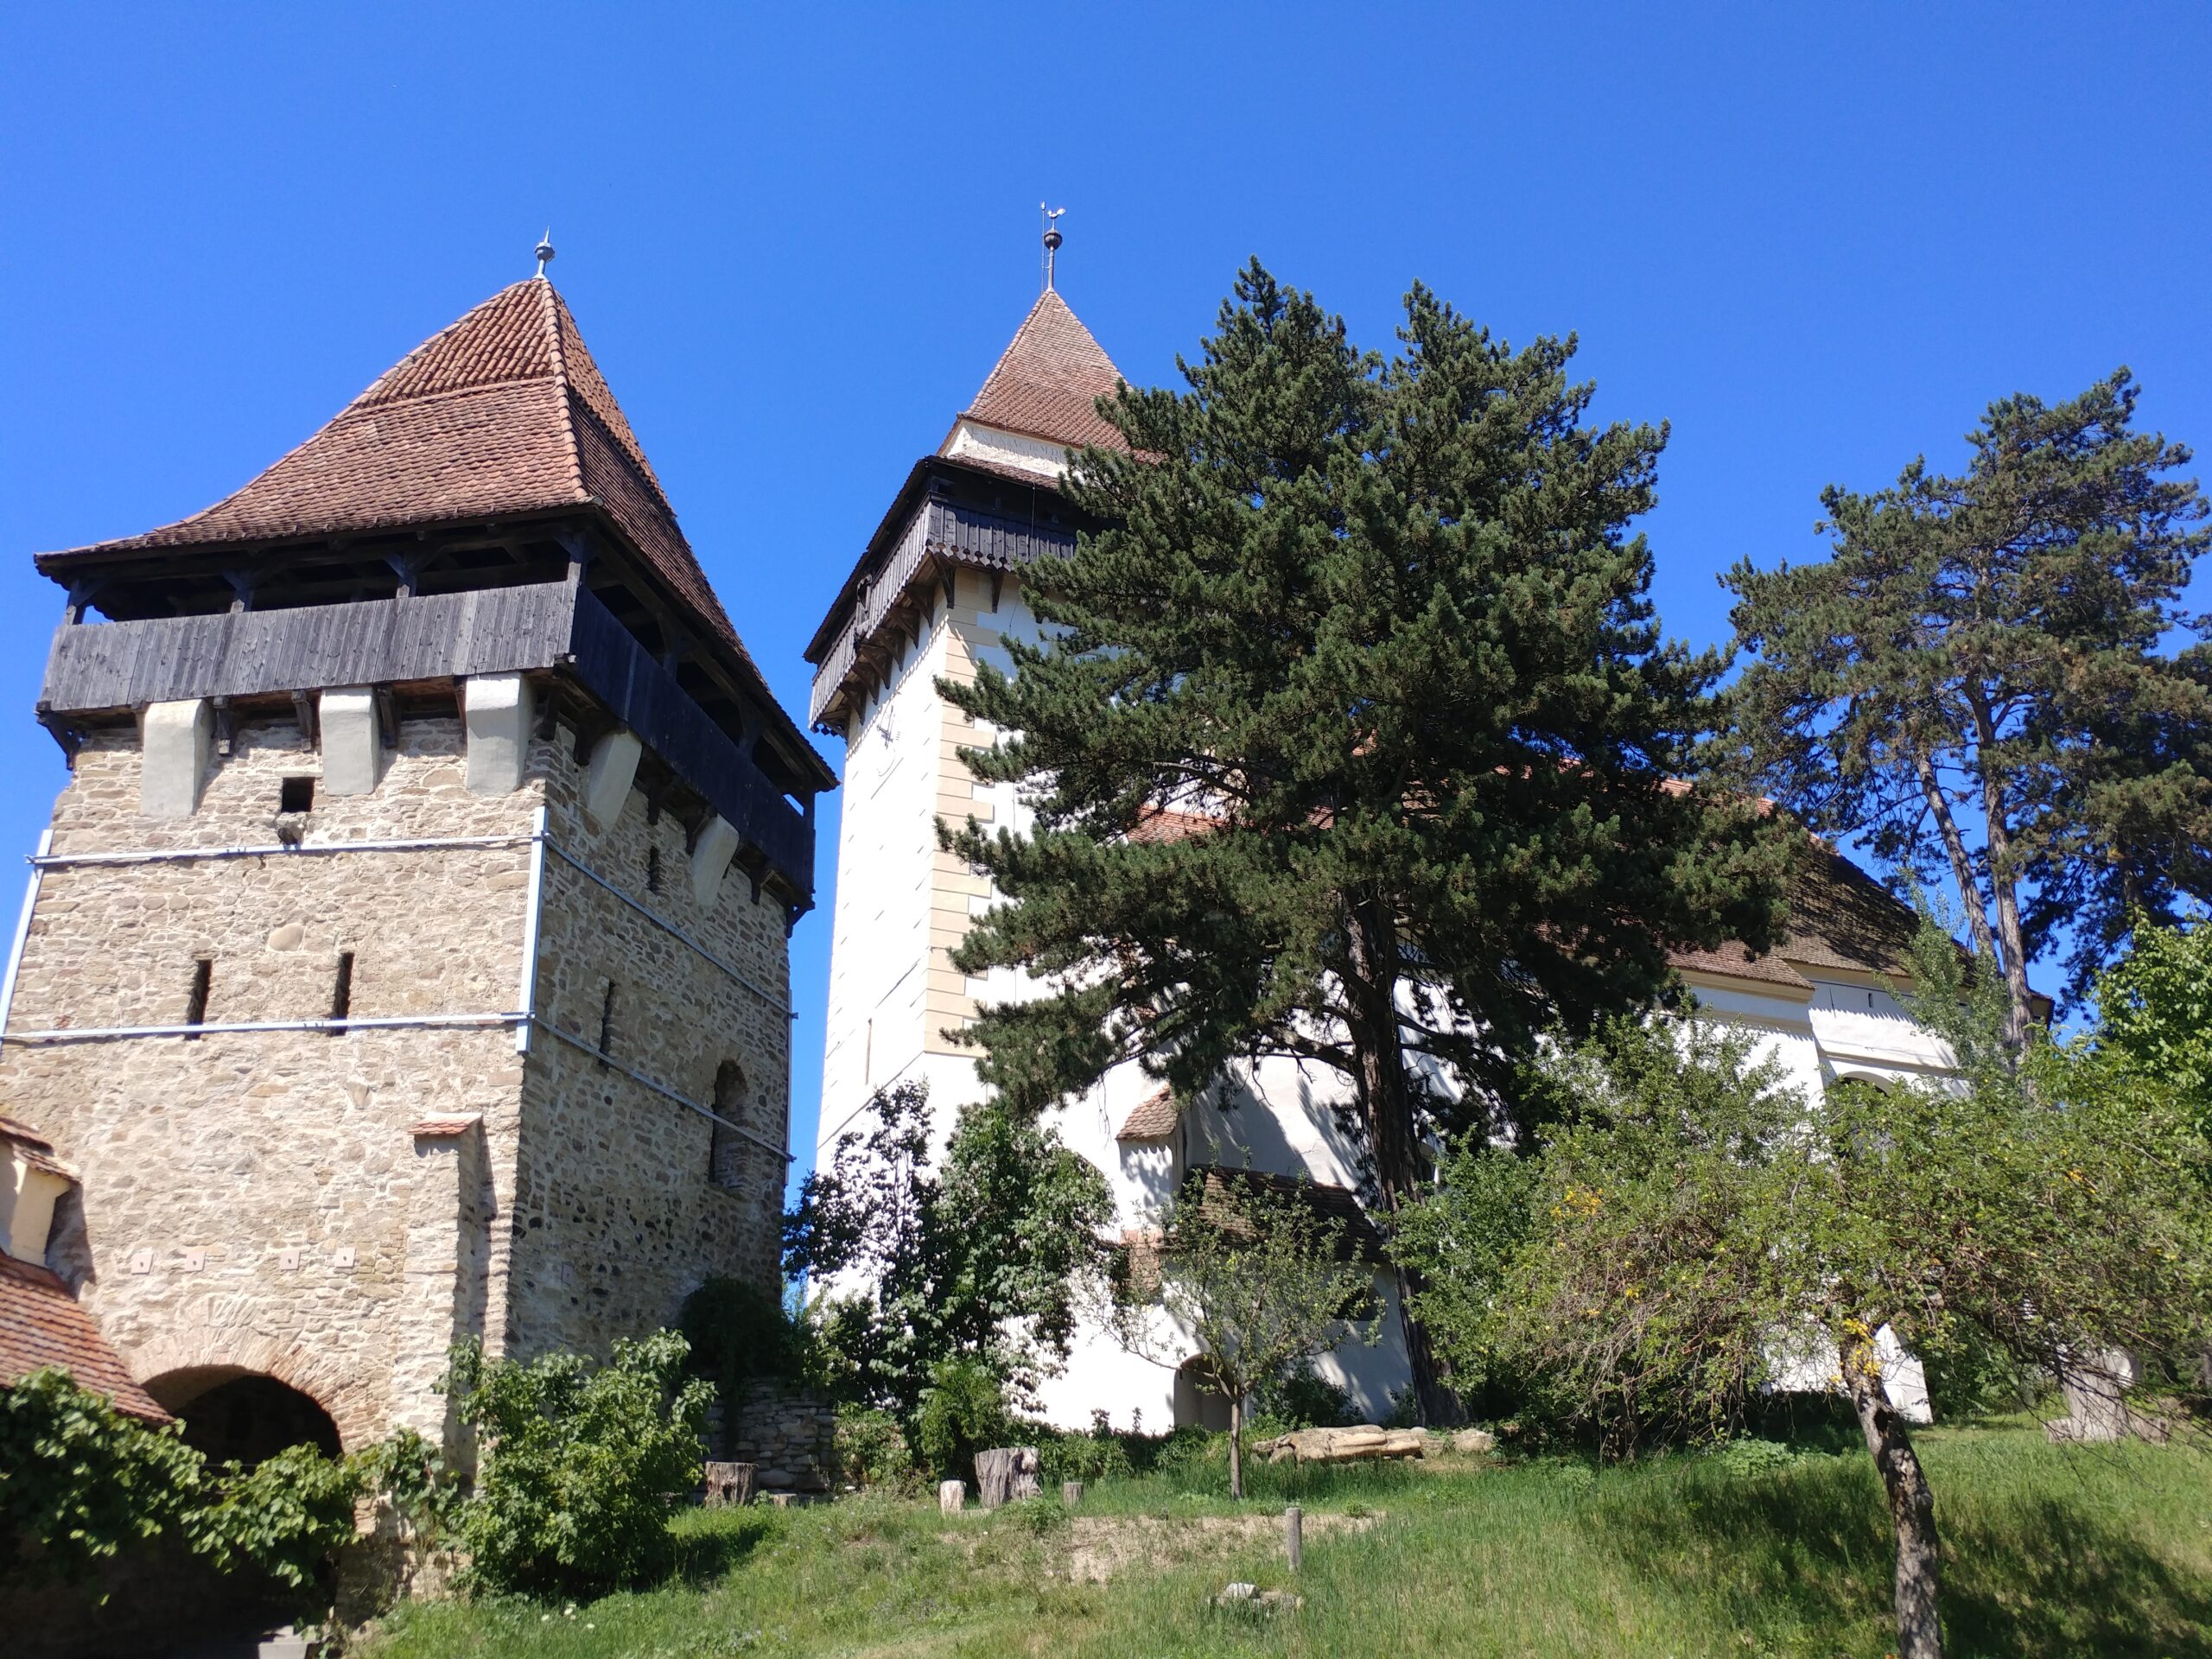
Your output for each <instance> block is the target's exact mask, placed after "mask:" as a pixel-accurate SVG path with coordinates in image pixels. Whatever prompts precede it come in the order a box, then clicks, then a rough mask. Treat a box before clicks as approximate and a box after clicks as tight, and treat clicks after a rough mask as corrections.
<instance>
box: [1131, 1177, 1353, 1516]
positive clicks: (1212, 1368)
mask: <svg viewBox="0 0 2212 1659" xmlns="http://www.w3.org/2000/svg"><path fill="white" fill-rule="evenodd" d="M1376 1270H1377V1269H1376V1264H1375V1263H1373V1262H1370V1261H1368V1260H1367V1259H1365V1257H1364V1256H1363V1254H1362V1253H1361V1251H1360V1250H1359V1249H1358V1248H1357V1244H1356V1243H1354V1241H1352V1240H1351V1238H1350V1237H1349V1236H1347V1235H1346V1233H1345V1230H1344V1222H1343V1220H1342V1219H1341V1218H1339V1217H1330V1216H1324V1215H1323V1214H1322V1213H1320V1212H1319V1211H1317V1210H1316V1209H1315V1207H1314V1206H1313V1203H1312V1202H1311V1201H1310V1200H1309V1198H1307V1196H1306V1193H1304V1192H1297V1191H1286V1190H1281V1189H1279V1188H1278V1187H1277V1186H1275V1185H1274V1184H1273V1183H1271V1182H1270V1181H1268V1180H1266V1179H1262V1178H1259V1177H1255V1176H1252V1175H1249V1174H1248V1173H1242V1172H1233V1171H1227V1170H1193V1171H1192V1172H1191V1173H1190V1176H1189V1177H1188V1179H1185V1182H1184V1184H1183V1188H1182V1191H1181V1192H1179V1193H1178V1194H1177V1195H1176V1197H1175V1199H1174V1202H1173V1205H1171V1206H1170V1207H1169V1209H1168V1211H1167V1214H1166V1217H1164V1218H1163V1225H1162V1227H1161V1230H1160V1243H1159V1246H1158V1249H1157V1250H1156V1252H1154V1251H1146V1252H1141V1253H1140V1252H1135V1251H1132V1252H1129V1253H1128V1254H1126V1255H1124V1256H1123V1257H1122V1262H1121V1263H1120V1272H1119V1274H1118V1277H1119V1281H1120V1282H1119V1284H1118V1287H1117V1288H1118V1289H1119V1291H1120V1293H1121V1294H1120V1295H1119V1297H1118V1299H1117V1302H1116V1309H1115V1324H1116V1331H1117V1334H1118V1335H1119V1336H1120V1338H1121V1339H1122V1342H1123V1344H1125V1345H1127V1346H1128V1348H1129V1349H1130V1350H1131V1351H1133V1352H1135V1353H1137V1354H1140V1355H1142V1356H1144V1357H1147V1358H1149V1359H1153V1360H1155V1361H1158V1362H1160V1363H1166V1364H1175V1363H1178V1362H1180V1363H1182V1365H1183V1368H1184V1369H1185V1370H1189V1371H1190V1372H1191V1373H1192V1376H1195V1377H1196V1378H1197V1379H1198V1381H1199V1382H1200V1383H1203V1384H1204V1385H1205V1386H1206V1387H1207V1388H1209V1389H1212V1390H1213V1391H1214V1392H1215V1393H1217V1394H1219V1395H1222V1396H1224V1398H1225V1399H1227V1400H1228V1401H1229V1402H1230V1465H1229V1469H1230V1492H1231V1494H1232V1495H1233V1496H1235V1497H1243V1495H1244V1489H1243V1444H1242V1442H1243V1402H1244V1401H1245V1399H1246V1398H1247V1397H1248V1396H1249V1395H1251V1394H1253V1393H1254V1392H1255V1390H1257V1389H1259V1388H1260V1387H1261V1385H1262V1384H1263V1383H1271V1382H1277V1381H1279V1380H1280V1379H1281V1378H1282V1377H1283V1376H1285V1375H1286V1374H1287V1373H1289V1372H1292V1371H1294V1370H1297V1369H1298V1368H1300V1367H1302V1366H1308V1365H1310V1364H1311V1363H1313V1360H1314V1359H1315V1358H1316V1357H1319V1355H1321V1354H1324V1353H1326V1352H1327V1351H1330V1350H1331V1349H1332V1348H1334V1347H1336V1346H1338V1344H1340V1343H1343V1342H1345V1341H1347V1340H1353V1339H1357V1340H1359V1341H1363V1342H1366V1343H1369V1344H1373V1343H1374V1342H1375V1341H1376V1339H1377V1338H1379V1336H1380V1335H1381V1331H1380V1326H1379V1323H1378V1321H1379V1319H1380V1313H1381V1309H1380V1306H1379V1305H1378V1303H1377V1300H1376V1294H1375V1277H1376ZM1192 1348H1195V1349H1196V1350H1197V1352H1196V1353H1195V1354H1192V1356H1191V1357H1190V1358H1189V1359H1187V1360H1185V1359H1184V1358H1183V1356H1184V1355H1185V1353H1186V1352H1188V1351H1189V1350H1190V1349H1192Z"/></svg>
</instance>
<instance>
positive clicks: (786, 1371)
mask: <svg viewBox="0 0 2212 1659" xmlns="http://www.w3.org/2000/svg"><path fill="white" fill-rule="evenodd" d="M677 1326H678V1328H679V1329H680V1330H681V1331H682V1332H683V1339H684V1340H685V1341H686V1342H688V1343H690V1344H691V1357H690V1361H689V1362H688V1363H687V1367H686V1369H687V1370H689V1371H690V1375H692V1376H700V1377H704V1378H705V1379H706V1380H707V1381H708V1382H709V1383H713V1384H714V1385H715V1388H716V1389H719V1390H720V1391H721V1402H722V1408H723V1409H724V1410H726V1411H728V1412H732V1413H734V1412H735V1411H736V1410H737V1409H738V1407H739V1404H740V1403H741V1402H742V1401H743V1399H744V1397H745V1390H746V1389H747V1386H749V1385H750V1384H752V1383H758V1382H762V1381H765V1380H769V1379H776V1378H791V1377H798V1376H800V1375H801V1374H802V1373H803V1372H804V1370H805V1369H806V1341H805V1333H804V1331H803V1330H802V1328H801V1327H800V1325H799V1323H798V1321H797V1320H794V1319H792V1318H791V1315H790V1313H787V1312H785V1308H784V1305H783V1303H782V1302H781V1301H779V1300H778V1299H777V1298H776V1297H775V1296H774V1295H773V1294H771V1293H770V1292H768V1291H766V1290H764V1289H762V1288H761V1287H760V1286H758V1285H751V1284H747V1283H746V1282H745V1281H743V1280H741V1279H732V1278H729V1277H728V1276H727V1275H725V1274H715V1276H714V1277H713V1278H711V1279H709V1280H708V1281H706V1282H705V1283H704V1284H702V1285H701V1286H700V1287H699V1288H698V1289H696V1290H695V1291H693V1292H692V1293H691V1294H690V1295H689V1296H687V1297H685V1298H684V1299H683V1312H682V1313H680V1314H678V1315H677Z"/></svg>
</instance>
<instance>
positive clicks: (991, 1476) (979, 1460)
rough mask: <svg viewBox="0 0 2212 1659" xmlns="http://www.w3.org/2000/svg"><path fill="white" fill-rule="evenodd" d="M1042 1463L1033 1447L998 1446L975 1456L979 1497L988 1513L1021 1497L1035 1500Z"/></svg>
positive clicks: (1038, 1488) (977, 1496) (977, 1493)
mask: <svg viewBox="0 0 2212 1659" xmlns="http://www.w3.org/2000/svg"><path fill="white" fill-rule="evenodd" d="M1039 1467H1040V1463H1039V1459H1038V1456H1037V1448H1036V1447H1035V1446H993V1447H992V1448H991V1449H990V1450H989V1451H988V1452H977V1453H976V1498H977V1500H978V1501H979V1502H980V1503H982V1506H983V1507H984V1508H985V1509H987V1510H995V1509H996V1508H998V1506H999V1505H1000V1504H1001V1503H1012V1502H1013V1501H1014V1499H1015V1498H1018V1497H1036V1496H1037V1494H1038V1493H1039V1491H1043V1490H1044V1489H1043V1488H1042V1487H1041V1486H1039V1484H1038V1480H1037V1471H1038V1470H1039Z"/></svg>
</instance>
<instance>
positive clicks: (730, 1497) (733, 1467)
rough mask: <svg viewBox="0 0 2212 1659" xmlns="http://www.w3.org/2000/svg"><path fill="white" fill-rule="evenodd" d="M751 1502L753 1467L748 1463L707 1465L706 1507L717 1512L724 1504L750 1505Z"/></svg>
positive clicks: (711, 1463)
mask: <svg viewBox="0 0 2212 1659" xmlns="http://www.w3.org/2000/svg"><path fill="white" fill-rule="evenodd" d="M752 1501H753V1465H751V1464H749V1463H713V1462H710V1463H709V1464H708V1465H707V1507H708V1508H709V1509H710V1510H719V1509H721V1508H722V1507H723V1506H724V1505H725V1504H730V1503H751V1502H752Z"/></svg>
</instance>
